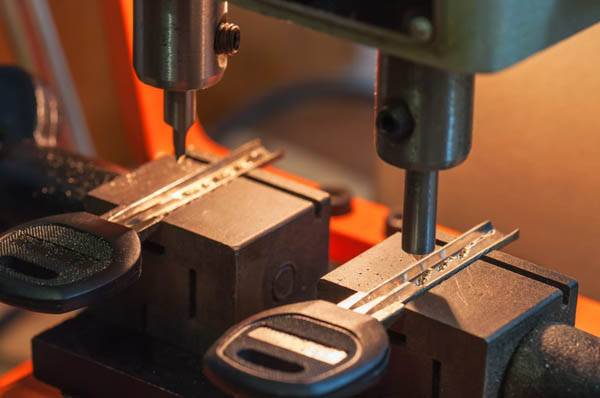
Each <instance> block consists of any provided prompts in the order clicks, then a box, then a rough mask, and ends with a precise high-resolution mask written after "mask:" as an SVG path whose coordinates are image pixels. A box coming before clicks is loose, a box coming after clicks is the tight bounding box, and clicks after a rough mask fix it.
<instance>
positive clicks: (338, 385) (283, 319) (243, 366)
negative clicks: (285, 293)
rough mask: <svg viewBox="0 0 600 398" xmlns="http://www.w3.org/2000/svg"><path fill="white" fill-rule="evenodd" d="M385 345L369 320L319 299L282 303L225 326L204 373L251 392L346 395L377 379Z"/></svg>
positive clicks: (260, 394)
mask: <svg viewBox="0 0 600 398" xmlns="http://www.w3.org/2000/svg"><path fill="white" fill-rule="evenodd" d="M388 351H389V343H388V339H387V333H386V332H385V330H384V328H383V326H382V325H381V324H380V323H379V322H377V321H376V320H375V319H374V318H372V317H369V316H367V315H362V314H358V313H355V312H352V311H349V310H346V309H343V308H340V307H338V306H336V305H335V304H331V303H328V302H325V301H309V302H305V303H298V304H292V305H286V306H282V307H278V308H275V309H273V310H269V311H266V312H263V313H260V314H258V315H255V316H253V317H251V318H249V319H247V320H246V321H244V322H242V323H241V324H239V325H237V326H235V327H233V328H232V329H230V330H229V331H228V332H227V333H226V334H225V335H223V337H222V338H221V339H220V340H219V341H218V342H217V343H215V345H214V346H213V347H212V348H211V349H210V350H209V351H208V352H207V354H206V355H205V361H204V365H205V366H204V369H205V374H206V375H207V376H208V377H209V378H210V379H211V380H212V381H213V382H215V384H217V385H218V386H220V387H221V388H223V389H224V390H226V391H227V392H229V393H232V394H235V395H241V396H250V397H265V396H269V397H343V396H352V395H355V394H357V393H359V392H360V391H362V390H363V389H365V388H367V387H368V386H370V385H371V384H373V383H374V382H375V381H377V380H378V379H379V377H380V376H381V374H382V372H383V370H384V369H385V366H386V365H387V360H388Z"/></svg>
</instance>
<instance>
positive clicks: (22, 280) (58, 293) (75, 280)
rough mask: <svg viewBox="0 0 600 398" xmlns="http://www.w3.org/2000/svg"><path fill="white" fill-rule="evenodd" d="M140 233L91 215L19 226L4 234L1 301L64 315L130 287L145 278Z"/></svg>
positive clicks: (0, 243)
mask: <svg viewBox="0 0 600 398" xmlns="http://www.w3.org/2000/svg"><path fill="white" fill-rule="evenodd" d="M140 253H141V244H140V240H139V237H138V235H137V234H136V233H135V232H134V231H132V230H130V229H128V228H126V227H123V226H121V225H118V224H114V223H111V222H108V221H106V220H104V219H101V218H99V217H98V216H94V215H92V214H88V213H83V212H82V213H70V214H63V215H59V216H52V217H47V218H43V219H39V220H36V221H33V222H30V223H27V224H23V225H20V226H18V227H16V228H13V229H11V230H9V231H8V232H6V233H4V234H3V235H2V236H0V300H1V301H3V302H6V303H8V304H12V305H15V306H19V307H23V308H25V309H29V310H32V311H38V312H50V313H62V312H67V311H71V310H74V309H78V308H81V307H84V306H87V305H89V304H90V303H91V302H92V301H94V300H97V299H100V298H102V297H105V296H106V295H108V294H112V293H113V292H114V291H117V290H121V289H122V288H124V287H126V286H129V285H130V284H131V283H133V282H134V281H135V280H137V279H138V278H139V276H140V272H141V268H140Z"/></svg>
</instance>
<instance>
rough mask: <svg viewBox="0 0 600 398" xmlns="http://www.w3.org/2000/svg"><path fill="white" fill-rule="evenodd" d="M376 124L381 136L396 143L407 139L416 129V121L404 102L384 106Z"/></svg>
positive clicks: (378, 114) (378, 113)
mask: <svg viewBox="0 0 600 398" xmlns="http://www.w3.org/2000/svg"><path fill="white" fill-rule="evenodd" d="M375 124H376V126H377V132H378V133H379V134H383V135H386V136H388V137H390V138H392V139H393V140H395V141H398V140H401V139H403V138H405V137H407V136H408V135H410V134H411V133H412V132H413V130H414V129H415V121H414V119H413V117H412V114H411V113H410V109H409V108H408V105H406V103H404V102H398V103H394V104H389V105H384V106H382V107H381V109H379V112H377V119H376V121H375Z"/></svg>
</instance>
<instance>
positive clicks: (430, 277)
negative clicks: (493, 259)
mask: <svg viewBox="0 0 600 398" xmlns="http://www.w3.org/2000/svg"><path fill="white" fill-rule="evenodd" d="M518 234H519V231H518V230H515V231H513V232H511V233H509V234H503V233H501V232H500V231H498V230H496V229H495V228H494V227H493V225H492V223H491V222H489V221H488V222H484V223H482V224H480V225H478V226H477V227H475V228H473V229H471V230H470V231H468V232H466V233H464V234H463V235H461V236H459V237H458V238H456V239H454V240H453V241H452V242H450V243H448V244H447V245H446V246H444V247H442V248H440V249H439V250H437V251H435V252H434V253H432V254H430V255H428V256H427V257H424V258H423V259H421V260H420V261H418V262H416V263H415V264H414V265H412V266H410V267H409V268H408V269H405V270H403V271H402V272H400V273H399V274H398V275H395V276H393V277H392V278H390V279H388V280H387V281H385V282H383V283H381V284H379V285H378V286H376V287H375V288H374V289H372V290H371V291H369V292H366V293H363V292H358V293H356V294H354V295H352V296H350V297H349V298H347V299H346V300H344V301H342V302H340V303H339V304H338V305H339V306H341V307H343V308H348V309H351V310H353V311H356V312H360V313H364V314H368V315H371V316H373V317H374V318H376V319H378V320H380V321H382V322H383V321H389V320H390V319H391V318H393V317H394V316H395V315H396V314H397V313H398V312H400V311H401V310H402V309H403V308H404V306H405V304H406V303H408V302H409V301H411V300H413V299H415V298H416V297H418V296H419V295H421V294H423V293H424V292H426V291H428V290H429V289H431V288H432V287H434V286H436V285H437V284H439V283H441V282H442V281H444V280H446V279H447V278H449V277H450V276H452V275H454V274H455V273H457V272H458V271H460V270H461V269H464V268H465V267H467V266H469V265H470V264H472V263H473V262H475V261H476V260H477V259H479V258H480V257H482V256H484V255H485V254H487V253H489V252H490V251H492V250H496V249H499V248H502V247H504V246H505V245H507V244H508V243H510V242H512V241H514V240H516V239H517V238H518Z"/></svg>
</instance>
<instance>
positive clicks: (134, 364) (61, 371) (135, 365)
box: [32, 313, 227, 398]
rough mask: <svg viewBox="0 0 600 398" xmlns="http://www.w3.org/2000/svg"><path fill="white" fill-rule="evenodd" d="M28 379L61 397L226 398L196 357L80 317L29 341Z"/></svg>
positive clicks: (86, 316) (82, 315) (92, 319)
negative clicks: (30, 362)
mask: <svg viewBox="0 0 600 398" xmlns="http://www.w3.org/2000/svg"><path fill="white" fill-rule="evenodd" d="M32 354H33V363H34V369H33V372H34V375H35V376H36V378H38V379H39V380H41V381H44V382H46V383H48V384H51V385H53V386H55V387H57V388H59V389H60V390H62V391H63V393H66V394H69V395H73V396H83V397H86V398H95V397H116V396H120V397H146V398H174V397H210V398H212V397H226V396H227V395H224V394H223V393H221V392H220V391H218V390H217V389H216V388H215V387H213V386H212V385H211V384H210V383H209V382H208V380H206V379H205V378H204V376H203V374H202V363H201V362H202V357H201V356H200V355H194V354H192V353H190V352H186V351H184V350H182V349H180V348H177V347H174V346H172V345H169V344H166V343H163V342H159V341H157V340H155V339H152V338H151V337H149V336H147V335H143V334H139V333H135V332H131V331H127V330H123V329H119V328H116V327H112V326H110V325H107V324H106V323H105V322H100V321H98V320H97V319H95V318H94V317H92V316H91V315H89V314H86V313H83V314H81V315H78V316H76V317H75V318H73V319H70V320H67V321H65V322H63V323H62V324H60V325H58V326H56V327H54V328H52V329H50V330H47V331H45V332H43V333H41V334H40V335H38V336H36V337H35V338H34V339H33V340H32Z"/></svg>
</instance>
